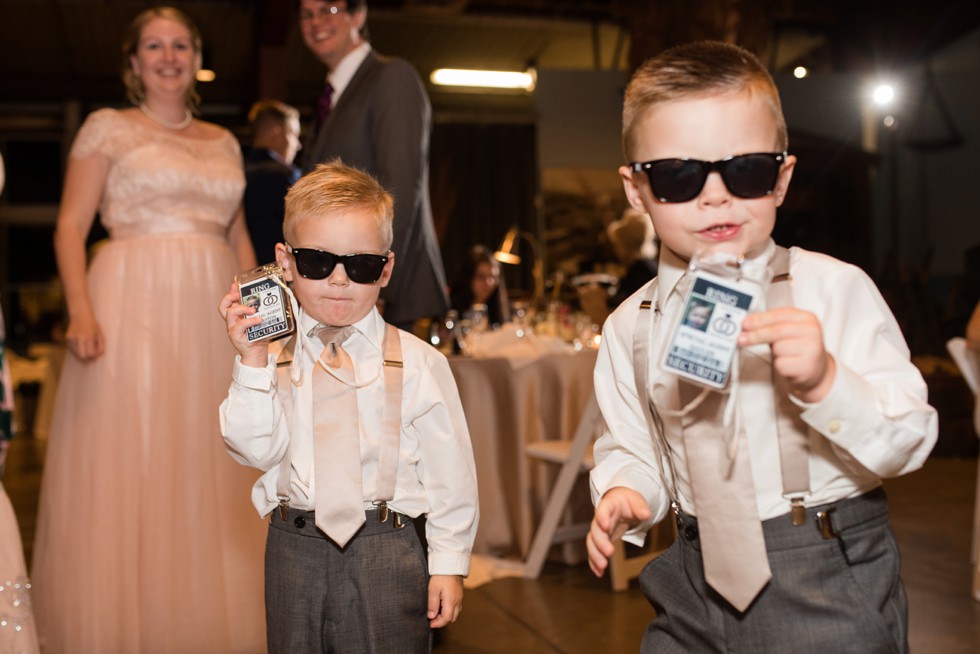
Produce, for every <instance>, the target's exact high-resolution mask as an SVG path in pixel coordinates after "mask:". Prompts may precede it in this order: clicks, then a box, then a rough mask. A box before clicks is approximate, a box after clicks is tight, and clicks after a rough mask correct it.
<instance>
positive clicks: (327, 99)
mask: <svg viewBox="0 0 980 654" xmlns="http://www.w3.org/2000/svg"><path fill="white" fill-rule="evenodd" d="M331 102H333V86H332V85H331V84H330V82H327V84H326V86H324V87H323V93H322V94H321V95H320V99H319V100H317V103H316V120H315V122H314V123H313V133H314V134H319V133H320V128H321V127H323V123H325V122H326V121H327V116H329V115H330V104H331Z"/></svg>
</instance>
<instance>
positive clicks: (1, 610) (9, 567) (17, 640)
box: [0, 484, 38, 654]
mask: <svg viewBox="0 0 980 654" xmlns="http://www.w3.org/2000/svg"><path fill="white" fill-rule="evenodd" d="M37 651H38V649H37V633H36V631H35V629H34V619H33V616H32V614H31V594H30V590H29V584H28V579H27V570H26V568H25V567H24V550H23V547H22V545H21V542H20V529H19V528H18V527H17V519H16V517H15V516H14V508H13V507H12V506H11V505H10V498H8V497H7V493H6V492H4V490H3V484H0V652H3V653H4V654H6V653H7V652H15V653H16V654H21V653H22V652H23V654H36V652H37Z"/></svg>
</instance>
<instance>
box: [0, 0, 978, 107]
mask: <svg viewBox="0 0 980 654" xmlns="http://www.w3.org/2000/svg"><path fill="white" fill-rule="evenodd" d="M153 4H157V3H151V2H145V1H139V0H60V1H58V0H0V26H2V27H0V30H2V34H3V38H2V40H0V110H2V111H3V113H4V114H8V115H9V113H10V112H11V110H12V109H11V108H12V107H14V109H13V110H14V111H17V109H16V107H17V106H21V107H22V106H25V105H31V104H45V103H61V102H63V101H64V100H65V99H67V98H74V99H78V100H80V101H81V102H82V103H83V104H88V105H91V104H98V103H116V102H121V101H122V100H123V94H122V85H121V83H120V81H119V75H118V73H119V65H120V56H119V41H120V37H121V34H122V32H123V30H124V28H125V27H126V25H127V24H128V22H129V21H130V20H131V19H132V18H133V16H135V15H136V14H137V13H138V12H139V11H141V10H142V9H143V8H145V7H148V6H152V5H153ZM174 4H175V5H177V6H178V7H180V8H182V9H183V10H185V11H186V12H187V13H188V14H190V15H191V17H192V18H193V19H194V20H195V21H196V22H198V24H199V25H200V27H201V31H202V33H203V35H204V40H205V56H206V59H207V63H208V64H209V65H210V66H211V67H212V68H214V69H215V70H216V72H217V79H216V81H215V82H213V83H212V84H209V85H206V86H204V87H203V88H202V89H201V92H202V95H203V96H204V100H205V103H206V104H208V105H211V107H212V108H217V109H213V110H215V111H217V112H218V113H220V112H221V111H226V112H230V111H239V112H240V111H242V109H241V108H242V107H247V106H248V104H249V103H250V102H251V101H253V100H255V99H256V98H257V97H259V96H260V95H272V96H276V97H280V98H284V99H286V100H287V101H290V102H293V103H295V104H298V105H305V104H306V103H307V102H308V101H309V99H310V98H315V97H316V96H317V94H318V93H319V90H318V89H319V86H320V85H321V84H322V80H323V75H324V69H323V67H322V66H321V65H320V64H319V62H317V61H316V60H315V59H314V58H313V57H312V56H310V55H309V53H308V52H306V49H305V47H304V46H303V44H302V41H301V39H300V37H299V33H298V29H297V24H296V18H295V6H296V3H295V1H294V0H208V1H203V0H191V1H186V2H182V1H177V2H174ZM368 4H369V7H370V8H369V13H368V24H369V29H370V34H371V40H372V42H373V43H374V45H375V47H376V48H377V49H378V50H379V51H381V52H384V53H387V54H393V55H399V56H402V57H405V58H406V59H408V60H409V61H411V62H412V63H413V64H414V65H415V66H416V68H418V69H419V71H420V72H421V73H422V75H423V76H424V77H427V75H428V73H429V72H430V71H431V70H432V69H434V68H436V67H441V66H452V67H477V68H494V69H509V70H521V69H523V68H524V67H526V66H528V65H531V64H533V65H536V66H538V67H540V68H565V69H606V70H609V69H614V70H624V71H627V70H629V69H630V68H631V66H632V65H633V64H632V62H635V61H640V60H642V59H643V58H645V57H646V56H648V55H650V54H653V53H655V52H657V51H659V50H660V49H662V48H663V47H666V46H669V45H672V44H675V43H678V42H683V41H688V40H691V39H696V38H723V39H728V40H733V41H736V42H738V43H741V44H743V45H745V46H746V47H749V48H750V49H752V50H754V51H756V52H757V53H758V54H759V55H760V56H761V57H763V59H764V61H766V62H767V63H768V65H769V66H770V68H772V69H773V70H774V71H778V70H785V69H787V68H788V67H790V66H792V65H795V64H798V63H804V64H807V65H809V66H811V67H812V68H814V69H815V70H818V71H834V72H872V71H875V70H877V69H879V68H892V67H901V66H904V65H907V64H910V63H914V62H916V61H919V60H922V59H923V58H925V57H927V56H928V55H929V53H931V52H934V51H935V50H936V49H937V48H940V47H942V46H943V45H945V44H947V43H949V42H950V41H951V40H953V39H955V38H956V37H958V36H960V35H962V34H964V33H965V32H967V31H969V30H972V29H975V28H976V27H977V26H978V25H980V3H978V2H976V1H975V0H931V1H928V2H925V1H921V2H920V1H910V0H896V1H893V2H883V1H878V0H856V1H855V0H848V1H845V0H755V1H751V0H742V1H739V0H658V1H653V0H650V1H642V0H633V1H630V0H606V1H602V0H554V1H551V0H493V1H486V2H481V1H467V0H370V1H369V3H368ZM431 91H432V92H433V100H434V104H435V105H436V108H437V110H438V109H439V108H440V107H446V106H449V107H452V106H453V105H454V104H460V103H462V104H467V103H469V104H472V105H477V104H479V103H481V102H485V101H486V98H482V99H481V98H476V97H470V98H469V99H461V98H460V96H459V94H456V95H455V96H453V95H452V94H442V93H440V92H438V91H436V90H435V89H431ZM222 107H223V108H224V109H222Z"/></svg>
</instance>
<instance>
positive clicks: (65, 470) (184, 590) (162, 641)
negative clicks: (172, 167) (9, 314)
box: [32, 235, 265, 654]
mask: <svg viewBox="0 0 980 654" xmlns="http://www.w3.org/2000/svg"><path fill="white" fill-rule="evenodd" d="M236 268H237V266H236V262H235V257H234V255H233V253H232V251H231V249H230V248H229V247H228V245H227V243H226V242H225V241H224V240H223V239H220V238H217V237H211V236H203V235H171V236H146V237H136V238H128V239H123V240H112V241H109V242H108V243H106V244H105V245H103V246H102V247H101V249H100V250H99V252H98V253H97V255H96V256H95V259H94V260H93V262H92V265H91V268H90V271H89V289H90V293H91V298H92V303H93V307H94V310H95V313H96V317H97V318H98V320H99V322H100V325H101V327H102V330H103V333H104V336H105V341H106V353H105V354H104V355H103V356H102V357H100V358H99V359H97V360H96V361H94V362H90V363H82V362H80V361H78V360H77V359H76V358H74V357H73V356H71V355H68V356H66V360H65V364H64V368H63V371H62V375H61V379H60V382H59V389H58V398H57V401H56V406H55V411H54V415H53V418H52V426H51V436H50V441H49V444H48V451H47V454H46V460H45V468H44V475H43V480H42V484H41V498H40V510H39V514H38V530H37V538H36V541H35V547H34V560H33V565H32V576H33V581H34V589H33V594H34V605H35V615H36V619H37V623H38V632H39V635H40V637H41V644H42V647H43V648H44V650H45V651H47V652H57V653H59V654H61V653H64V654H71V653H73V652H92V653H98V654H111V653H113V652H127V653H134V652H140V653H142V654H148V653H152V652H181V653H193V652H208V653H214V652H261V651H264V650H265V619H264V610H263V579H262V573H263V549H264V541H265V524H264V521H263V520H262V519H261V518H260V517H259V516H258V514H257V513H256V512H255V509H254V508H253V507H252V506H251V503H250V500H249V495H250V488H251V486H252V485H253V483H254V482H255V480H256V478H257V477H258V474H259V473H258V471H256V470H253V469H248V468H244V467H242V466H239V465H238V464H236V463H235V462H234V461H232V459H231V458H230V457H229V456H228V454H227V452H226V451H225V449H224V445H223V442H222V440H221V435H220V432H219V427H218V406H219V404H220V403H221V400H222V399H223V398H224V396H225V395H226V393H227V391H228V384H229V383H230V380H231V365H232V361H233V358H234V350H233V349H232V346H231V344H230V343H229V342H228V338H227V336H226V334H225V327H224V323H223V321H222V320H221V318H220V316H218V313H217V311H216V307H217V304H218V301H219V299H220V298H221V296H222V295H223V294H224V293H226V292H227V289H228V287H229V286H230V283H231V279H232V277H233V275H234V274H235V272H237V271H236Z"/></svg>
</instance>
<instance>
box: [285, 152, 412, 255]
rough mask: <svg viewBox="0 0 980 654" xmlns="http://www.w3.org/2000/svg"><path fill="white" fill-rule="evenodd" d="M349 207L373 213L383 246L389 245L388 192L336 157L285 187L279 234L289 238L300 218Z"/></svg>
mask: <svg viewBox="0 0 980 654" xmlns="http://www.w3.org/2000/svg"><path fill="white" fill-rule="evenodd" d="M351 209H363V210H365V211H367V212H368V213H370V214H371V215H372V216H374V218H375V221H376V223H377V227H378V233H379V235H380V236H381V242H382V244H383V247H384V249H386V250H387V249H388V248H390V247H391V241H392V238H393V234H392V220H393V219H394V213H395V202H394V200H393V199H392V197H391V194H390V193H388V192H387V191H386V190H384V187H383V186H381V184H380V183H379V182H378V180H376V179H375V178H374V177H372V176H371V175H369V174H367V173H365V172H363V171H361V170H358V169H357V168H352V167H350V166H346V165H344V164H342V163H340V162H339V161H336V160H335V161H331V162H329V163H322V164H320V165H318V166H317V167H316V168H314V169H313V171H312V172H310V173H308V174H306V175H304V176H303V177H301V178H300V180H299V181H298V182H296V183H295V184H293V186H292V187H291V188H290V189H289V193H287V194H286V217H285V219H284V220H283V225H282V231H283V236H285V237H286V240H287V241H289V240H290V238H291V234H292V231H293V229H294V228H295V226H296V224H297V223H299V222H300V221H303V220H308V219H310V218H322V217H325V216H329V215H330V214H331V213H336V212H341V211H349V210H351Z"/></svg>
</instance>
